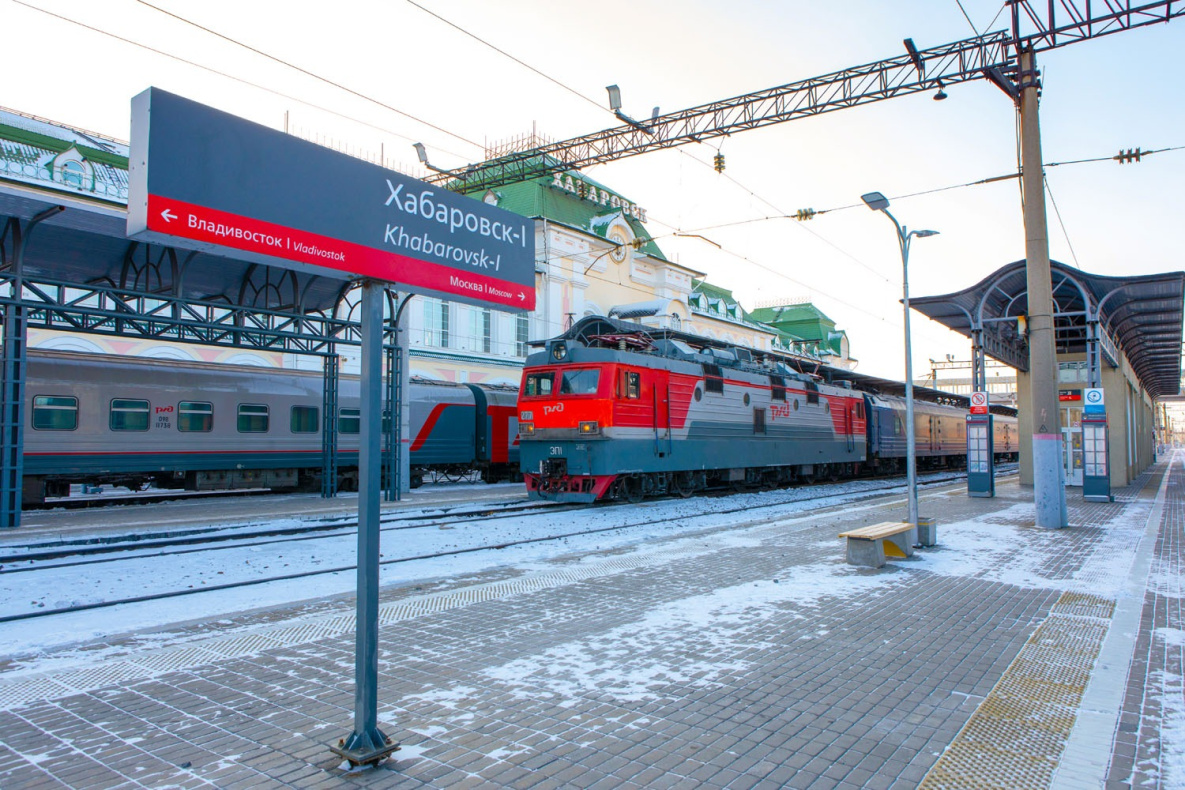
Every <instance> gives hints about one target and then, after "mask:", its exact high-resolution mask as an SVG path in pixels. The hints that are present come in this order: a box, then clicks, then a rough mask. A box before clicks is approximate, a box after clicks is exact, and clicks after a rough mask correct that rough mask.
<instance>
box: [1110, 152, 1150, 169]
mask: <svg viewBox="0 0 1185 790" xmlns="http://www.w3.org/2000/svg"><path fill="white" fill-rule="evenodd" d="M1143 155H1144V152H1143V151H1141V150H1140V149H1139V148H1129V149H1127V150H1126V151H1125V150H1123V149H1122V148H1120V149H1119V153H1118V154H1117V155H1116V156H1113V157H1111V158H1112V159H1114V160H1115V161H1116V162H1118V163H1119V164H1121V165H1125V164H1128V163H1129V162H1139V161H1140V157H1142V156H1143Z"/></svg>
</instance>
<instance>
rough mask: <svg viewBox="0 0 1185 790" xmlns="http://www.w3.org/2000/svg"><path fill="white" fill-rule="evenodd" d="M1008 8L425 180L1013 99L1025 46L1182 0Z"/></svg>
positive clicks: (452, 183)
mask: <svg viewBox="0 0 1185 790" xmlns="http://www.w3.org/2000/svg"><path fill="white" fill-rule="evenodd" d="M1008 2H1009V4H1010V5H1011V6H1012V30H1011V31H1003V30H1001V31H996V32H994V33H986V34H984V35H981V36H976V37H975V38H969V39H964V40H962V41H957V42H955V43H953V44H944V45H942V46H937V47H930V48H928V49H916V48H915V49H914V50H913V51H912V52H908V53H906V54H903V55H899V56H897V57H893V58H887V59H885V60H880V61H877V62H875V63H869V64H867V65H864V66H857V67H855V68H848V69H843V70H841V71H836V72H832V73H831V74H825V75H823V76H820V77H813V78H811V79H806V80H800V81H798V82H791V83H788V84H786V85H782V86H779V87H776V88H767V89H765V90H760V91H755V92H753V93H747V94H744V95H743V96H737V97H734V98H731V99H725V100H723V101H715V102H709V103H707V104H701V105H699V106H697V107H691V108H689V109H686V110H679V111H677V112H671V113H666V114H663V115H658V116H656V117H654V118H651V119H648V120H646V121H631V122H628V123H626V124H623V125H622V126H616V127H613V128H610V129H605V130H603V131H600V132H595V133H593V134H589V135H585V136H583V137H574V138H572V139H569V140H563V141H560V142H556V143H549V144H546V145H542V146H539V147H537V148H532V149H529V150H526V151H520V152H515V153H512V154H508V155H506V156H502V157H498V158H496V159H491V160H488V161H486V162H481V163H479V164H474V165H469V166H467V167H464V168H461V169H458V170H454V171H448V170H441V171H437V172H435V173H432V174H430V175H429V176H427V177H426V179H425V180H427V181H431V182H434V183H442V184H443V183H447V184H448V186H449V188H450V189H455V190H457V191H465V192H470V191H476V190H481V189H493V188H496V187H498V186H501V185H503V184H508V183H513V182H516V181H522V180H524V179H528V178H538V177H540V176H544V175H548V174H550V173H554V172H559V171H564V170H578V169H580V168H582V167H587V166H589V165H596V164H602V163H604V162H611V161H613V160H615V159H623V158H625V157H629V156H636V155H638V154H644V153H648V152H650V151H657V150H661V149H663V148H673V147H675V146H679V145H685V144H687V143H698V142H702V141H704V140H710V139H713V138H716V137H722V136H725V135H730V134H733V133H735V132H739V131H743V130H745V129H756V128H759V127H762V126H769V125H772V124H776V123H783V122H785V121H792V120H795V119H797V118H803V117H807V116H811V115H819V114H821V113H825V112H830V111H833V110H839V109H843V108H845V107H855V106H857V105H860V104H870V103H872V102H877V101H882V100H884V99H891V98H893V97H895V96H901V95H905V94H909V93H918V92H921V91H933V90H937V89H938V88H940V87H944V86H949V85H953V84H957V83H961V82H970V81H971V80H977V79H985V78H986V79H990V80H991V81H992V82H994V83H996V84H997V85H998V86H1000V87H1001V89H1003V90H1005V91H1006V92H1008V93H1010V95H1012V96H1013V98H1014V99H1015V98H1016V96H1017V88H1016V84H1015V78H1016V71H1017V66H1016V57H1017V55H1018V53H1019V52H1020V51H1021V50H1022V49H1031V50H1033V51H1034V52H1041V51H1045V50H1049V49H1055V48H1057V47H1063V46H1066V45H1068V44H1073V43H1077V42H1079V41H1085V40H1087V39H1091V38H1099V37H1100V36H1105V35H1109V34H1111V33H1119V32H1122V31H1124V30H1130V29H1133V28H1137V27H1144V26H1146V25H1152V24H1160V23H1164V22H1168V21H1170V20H1172V19H1175V18H1177V17H1180V16H1183V15H1185V0H1160V1H1159V2H1133V1H1132V0H1103V1H1102V2H1099V0H1093V2H1092V0H1049V2H1048V3H1046V4H1042V5H1041V6H1040V10H1039V9H1038V7H1037V6H1035V5H1034V3H1032V2H1030V0H1008ZM909 43H910V44H912V42H909Z"/></svg>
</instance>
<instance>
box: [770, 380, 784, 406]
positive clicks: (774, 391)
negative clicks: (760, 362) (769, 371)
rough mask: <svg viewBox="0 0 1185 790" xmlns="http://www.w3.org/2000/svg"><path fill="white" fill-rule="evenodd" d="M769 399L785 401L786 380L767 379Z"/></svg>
mask: <svg viewBox="0 0 1185 790" xmlns="http://www.w3.org/2000/svg"><path fill="white" fill-rule="evenodd" d="M769 398H770V400H780V401H785V400H786V379H784V378H783V377H781V376H770V377H769Z"/></svg>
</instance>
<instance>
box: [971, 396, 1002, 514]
mask: <svg viewBox="0 0 1185 790" xmlns="http://www.w3.org/2000/svg"><path fill="white" fill-rule="evenodd" d="M992 449H993V448H992V415H991V414H990V413H989V412H988V394H987V393H986V392H973V393H971V413H970V414H968V415H967V496H975V497H994V496H995V495H996V458H995V454H994V453H993V452H992Z"/></svg>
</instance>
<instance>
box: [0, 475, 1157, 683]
mask: <svg viewBox="0 0 1185 790" xmlns="http://www.w3.org/2000/svg"><path fill="white" fill-rule="evenodd" d="M922 480H923V483H924V481H925V478H924V477H923V479H922ZM883 485H884V483H883V482H881V481H849V482H845V483H840V484H835V485H830V486H816V487H812V488H799V489H789V490H783V491H768V492H761V493H751V494H738V495H734V496H730V497H721V498H693V499H689V500H662V501H649V502H643V503H640V504H637V505H619V506H613V507H602V508H594V509H591V510H588V511H582V512H581V513H580V517H579V522H578V523H577V522H575V521H574V519H573V517H572V515H571V513H570V512H568V513H548V512H540V513H523V514H519V515H516V516H515V517H514V518H512V519H491V520H489V521H484V522H477V523H462V522H457V523H456V524H450V525H446V526H445V527H440V526H432V527H428V528H420V529H410V530H393V531H386V532H384V533H383V536H382V553H383V557H384V560H390V559H393V558H396V557H401V558H402V557H423V559H411V560H408V561H402V562H396V563H392V564H388V565H384V566H382V570H381V581H382V584H383V585H384V586H399V585H415V584H420V583H424V582H427V581H439V580H451V579H454V578H457V577H461V576H465V575H470V574H477V573H481V572H485V571H490V570H493V569H498V568H514V569H516V570H517V571H519V572H523V573H532V572H541V571H545V570H553V569H554V567H555V566H554V565H553V564H552V563H553V562H554V560H555V559H556V558H557V557H561V556H565V555H579V554H588V553H590V552H594V551H606V550H615V549H616V550H621V549H631V550H633V551H635V552H644V553H645V552H659V551H662V550H669V549H671V548H672V547H677V546H678V543H679V542H680V541H679V536H680V535H683V534H695V533H699V532H701V531H702V530H710V529H716V528H720V527H730V528H732V529H731V531H730V532H728V533H726V534H716V535H715V536H714V537H713V548H711V549H705V550H712V551H715V550H720V549H722V548H727V546H728V545H729V544H728V543H727V542H728V541H731V542H732V545H735V546H743V545H754V542H760V540H761V539H762V538H761V535H760V534H759V531H756V532H754V531H748V530H746V529H744V527H745V526H746V524H747V523H752V524H767V523H769V522H775V523H777V524H778V526H779V528H784V527H786V526H788V525H791V524H793V523H795V522H799V521H809V520H811V519H813V518H814V517H815V514H816V513H817V512H818V511H819V510H821V509H823V508H827V507H831V506H835V505H848V510H849V511H850V510H851V508H852V507H853V506H858V505H856V503H858V502H859V501H860V500H861V499H862V498H866V497H868V496H870V495H871V492H873V491H875V492H876V494H877V495H883V494H884V493H886V492H885V491H884V490H883V488H882V487H883ZM903 491H904V486H899V487H898V488H896V489H895V490H894V491H891V492H889V493H890V494H892V493H895V492H903ZM820 495H823V496H822V497H820ZM880 501H882V503H883V500H880ZM439 510H440V509H439V507H434V506H425V507H424V508H422V509H421V510H419V511H415V510H412V511H404V512H402V513H401V514H400V515H410V514H412V513H415V512H439ZM1031 511H1032V506H1031V505H1028V506H1026V505H1017V506H1015V507H1013V508H1010V509H1008V510H1005V511H1003V512H1000V513H997V514H995V515H994V516H993V517H990V518H988V519H985V520H984V521H982V522H977V521H969V522H961V523H958V524H951V525H941V524H940V527H939V530H940V531H939V540H940V549H939V550H938V551H930V552H926V553H925V560H924V562H904V563H899V564H898V567H900V568H901V569H904V570H906V571H907V572H910V573H913V572H929V573H940V574H944V575H955V576H978V577H980V578H987V579H991V580H994V581H1000V582H1004V583H1009V584H1017V585H1020V586H1036V587H1048V588H1059V589H1067V588H1070V587H1073V586H1074V585H1075V584H1076V583H1075V582H1074V581H1073V580H1062V579H1055V578H1047V577H1046V576H1045V575H1044V571H1043V569H1042V567H1041V565H1042V563H1043V562H1044V561H1045V559H1046V558H1047V552H1046V551H1043V550H1042V549H1043V548H1048V547H1050V546H1052V545H1053V544H1054V543H1056V533H1046V532H1044V531H1041V530H1034V529H1032V528H1029V529H1025V528H1018V527H1016V526H1012V525H1011V524H1009V523H1008V522H1009V521H1011V522H1012V523H1013V524H1015V523H1019V522H1023V520H1024V519H1025V518H1026V517H1027V518H1029V520H1030V521H1031ZM1125 511H1127V512H1125V515H1124V517H1123V518H1122V519H1121V520H1120V523H1117V524H1116V525H1115V526H1116V527H1118V529H1115V530H1114V532H1115V534H1114V535H1111V534H1110V533H1111V532H1112V530H1111V529H1109V530H1108V531H1107V532H1108V535H1107V537H1105V538H1104V540H1103V541H1102V542H1101V543H1100V544H1098V546H1099V547H1100V548H1099V549H1096V551H1095V552H1094V554H1093V555H1092V557H1091V558H1090V559H1089V560H1088V562H1087V566H1088V567H1091V568H1094V569H1095V570H1094V571H1093V572H1092V573H1090V574H1088V576H1089V577H1090V578H1089V579H1086V580H1085V581H1082V582H1081V583H1078V586H1080V587H1083V588H1084V591H1089V592H1097V593H1099V594H1106V592H1105V591H1104V590H1102V589H1099V586H1098V585H1099V578H1100V577H1101V578H1103V579H1104V580H1112V581H1109V582H1107V586H1109V587H1113V586H1117V585H1118V581H1117V580H1118V579H1119V578H1121V576H1122V574H1123V573H1124V572H1126V568H1127V565H1126V564H1125V563H1130V558H1131V551H1132V550H1134V548H1133V547H1134V544H1135V543H1136V542H1137V540H1138V534H1137V535H1135V537H1134V538H1133V536H1132V534H1131V533H1132V530H1136V531H1137V532H1138V530H1139V529H1140V528H1142V522H1143V519H1144V517H1146V515H1147V509H1146V508H1144V507H1142V506H1129V507H1128V508H1126V509H1125ZM804 514H806V515H804ZM746 519H751V522H746ZM322 520H323V519H322ZM649 522H657V523H649ZM292 523H294V522H293V521H292V520H291V519H280V520H277V521H276V522H269V523H267V526H283V525H290V524H292ZM258 526H259V524H256V525H255V527H256V528H257V527H258ZM591 529H610V530H611V531H607V532H600V533H596V534H591V535H580V536H575V535H574V536H571V537H565V538H561V539H559V540H554V541H547V542H542V543H531V544H526V545H521V546H509V547H507V548H503V549H485V550H478V551H472V552H469V553H464V554H458V555H450V556H444V557H426V556H425V555H431V554H435V553H439V552H444V551H456V550H460V549H466V548H477V547H481V546H491V545H503V544H506V543H509V542H513V541H517V540H524V539H530V538H534V537H540V536H547V535H556V534H562V533H571V532H577V531H585V530H591ZM671 539H675V543H672V542H671ZM684 540H689V539H687V538H685V539H684ZM660 541H661V542H660ZM1103 548H1105V549H1107V550H1102V549H1103ZM1033 549H1037V550H1035V551H1034V550H1033ZM355 552H356V538H355V536H354V535H352V534H347V535H336V536H331V537H326V538H325V539H322V540H315V541H303V542H295V543H294V542H280V543H272V544H268V545H265V546H239V547H234V548H228V549H225V550H220V551H207V552H197V553H193V554H185V555H179V556H171V557H167V558H162V557H152V556H144V555H143V554H140V555H135V556H129V557H128V558H127V559H123V560H120V561H118V562H111V563H104V564H101V565H95V566H87V565H82V566H78V567H72V568H65V567H63V568H51V567H47V568H44V569H41V570H37V571H31V572H27V573H17V574H3V575H0V614H17V613H22V612H30V611H37V610H39V609H41V608H43V607H44V608H59V607H63V606H70V605H77V604H80V603H88V602H92V601H102V600H110V599H113V598H127V597H133V596H139V595H150V594H153V593H158V592H167V591H170V590H176V589H188V588H190V587H192V588H194V589H200V588H201V587H202V586H210V585H216V584H226V583H231V582H237V581H246V580H252V579H259V578H266V577H267V576H271V575H279V574H284V573H293V572H302V571H308V570H316V569H323V568H334V567H348V566H350V565H352V564H353V562H354V559H355V556H356V555H355ZM827 554H830V555H836V556H834V557H831V559H830V560H829V561H828V562H825V563H819V564H817V565H813V566H808V567H806V568H802V567H798V568H795V569H794V572H793V573H790V572H787V573H786V574H783V575H784V576H785V577H786V578H785V579H783V580H781V582H782V583H780V584H779V585H777V586H776V587H773V586H772V585H771V588H770V589H768V590H764V591H763V590H760V589H757V588H753V589H750V588H745V587H741V588H737V589H736V590H731V591H730V590H719V591H716V592H715V593H713V594H712V596H709V597H707V598H705V599H704V600H697V601H689V602H684V603H681V604H680V605H679V607H677V610H672V611H669V612H661V613H655V615H654V617H655V619H653V620H647V621H646V622H642V623H639V624H638V626H637V627H638V629H639V630H638V633H646V632H647V631H648V630H652V626H655V625H656V624H657V623H660V622H665V623H667V624H668V625H667V626H664V627H665V628H667V629H668V630H669V629H672V628H683V629H689V628H692V627H694V625H695V623H693V622H691V621H690V620H688V619H687V618H689V617H698V616H699V615H694V614H692V613H695V612H699V611H703V612H715V613H716V614H715V617H714V622H715V621H719V622H720V623H721V624H722V627H726V626H727V623H729V622H732V621H735V620H744V619H745V618H746V617H748V616H749V615H748V614H746V613H747V612H749V611H750V610H753V611H759V609H760V607H761V606H772V605H778V604H779V603H786V602H790V601H792V600H793V601H795V602H797V603H798V604H799V605H810V603H809V602H810V600H812V598H811V596H813V595H817V594H818V591H819V590H822V589H828V590H829V591H831V593H832V594H835V593H836V592H840V593H842V592H843V591H844V590H846V589H847V588H848V586H850V585H856V586H859V587H860V589H861V590H862V591H865V592H867V591H868V589H870V588H871V587H875V586H876V585H882V584H887V583H891V576H887V575H878V576H873V577H871V579H872V580H873V581H868V580H866V579H865V578H863V577H860V576H859V574H858V573H856V574H853V572H852V569H851V568H850V567H849V566H847V565H845V564H843V563H842V562H841V561H839V560H838V558H837V557H838V553H837V552H827ZM598 559H599V558H598V557H597V556H596V555H589V556H588V557H586V561H596V560H598ZM1099 568H1101V569H1102V570H1101V571H1099ZM1083 570H1084V571H1085V570H1086V568H1084V569H1083ZM355 583H356V576H355V572H354V571H353V570H352V569H351V570H345V571H341V572H337V573H333V574H324V575H317V576H310V577H305V578H300V579H295V580H290V581H281V582H268V583H264V584H257V585H254V586H248V587H238V588H234V589H229V590H216V591H209V592H203V593H201V594H200V595H194V596H183V597H178V598H170V599H165V600H160V601H152V602H143V603H136V604H124V605H121V606H117V607H112V608H109V609H98V610H90V611H84V612H77V613H72V614H63V615H55V616H51V617H46V618H44V619H35V620H30V621H21V622H15V623H3V624H0V644H2V645H4V653H5V654H7V656H10V657H13V656H26V657H27V656H31V655H35V654H38V653H44V652H46V651H48V650H49V649H51V648H55V647H62V646H65V645H72V644H80V643H86V642H90V641H95V640H99V639H103V638H110V637H111V636H114V635H119V634H129V633H140V634H141V636H140V637H139V641H138V642H137V649H140V650H143V649H150V648H151V647H152V643H153V640H154V639H155V636H154V635H153V634H151V633H147V634H145V632H151V631H153V630H154V629H160V628H162V627H164V626H167V625H171V624H179V623H186V622H190V621H195V620H217V619H218V618H219V617H225V616H227V615H230V614H234V613H239V612H244V611H251V610H257V609H263V608H269V607H279V606H287V605H291V604H293V603H295V602H301V601H324V600H327V599H332V598H335V597H344V596H349V595H351V594H352V593H353V592H354V589H355ZM343 605H345V606H348V603H345V602H343ZM659 638H661V635H660V637H659ZM722 638H727V633H725V634H724V637H722ZM160 639H161V642H162V644H163V643H165V642H167V643H170V644H176V642H177V640H178V635H177V634H175V633H174V634H163V635H161V637H160ZM0 657H3V656H2V655H0ZM92 658H93V656H92ZM574 660H575V661H576V662H577V663H579V661H580V660H579V659H578V658H577V659H574ZM33 663H36V664H38V665H39V668H41V669H45V668H48V667H47V666H46V663H45V662H44V661H38V662H33ZM26 666H28V664H27V663H26ZM644 675H645V672H644V671H643V673H642V675H640V676H639V678H636V679H635V681H634V684H633V686H631V687H640V686H645V685H646V683H647V682H648V681H647V680H646V679H645V677H644ZM656 677H657V676H656Z"/></svg>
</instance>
